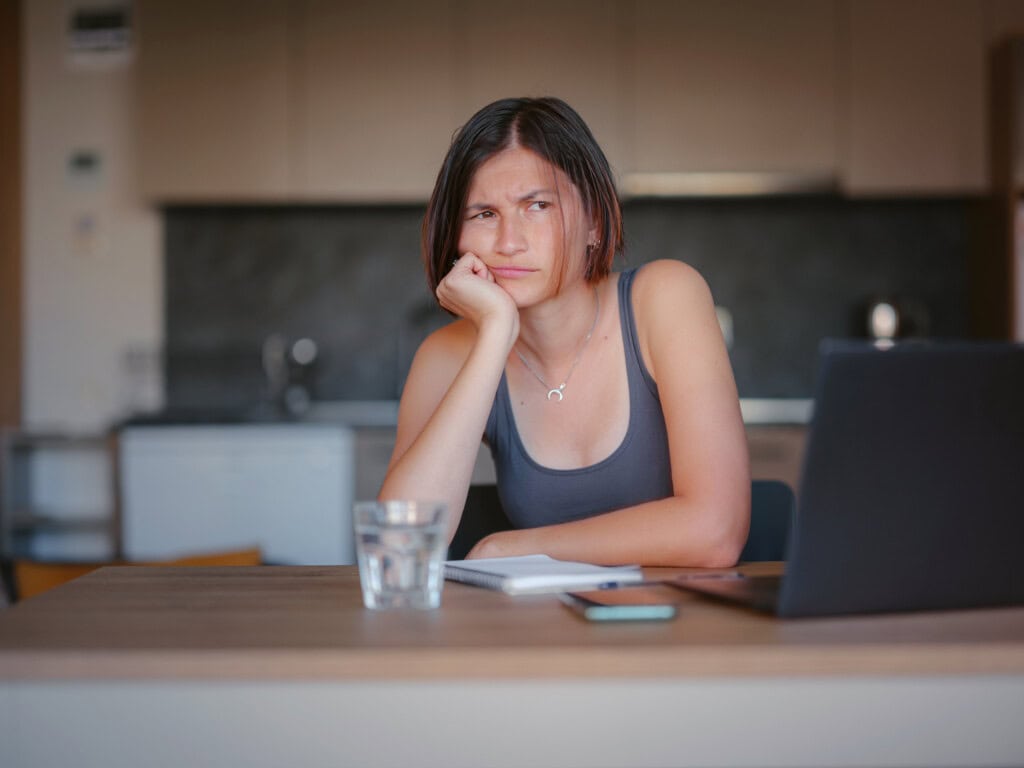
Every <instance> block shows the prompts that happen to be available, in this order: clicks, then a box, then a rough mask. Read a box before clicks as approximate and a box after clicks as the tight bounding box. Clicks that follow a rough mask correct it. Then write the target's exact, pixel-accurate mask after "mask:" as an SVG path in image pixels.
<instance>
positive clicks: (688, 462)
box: [380, 98, 750, 567]
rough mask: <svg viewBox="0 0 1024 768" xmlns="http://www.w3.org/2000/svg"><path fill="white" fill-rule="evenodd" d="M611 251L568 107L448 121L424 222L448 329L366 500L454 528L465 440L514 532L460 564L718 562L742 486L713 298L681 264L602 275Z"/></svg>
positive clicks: (425, 362)
mask: <svg viewBox="0 0 1024 768" xmlns="http://www.w3.org/2000/svg"><path fill="white" fill-rule="evenodd" d="M621 249H622V218H621V212H620V209H619V203H618V198H617V196H616V193H615V187H614V182H613V179H612V175H611V171H610V169H609V167H608V162H607V160H606V159H605V157H604V154H603V153H602V151H601V149H600V148H599V147H598V145H597V143H596V142H595V140H594V138H593V136H592V135H591V133H590V130H589V129H588V128H587V126H586V125H585V123H584V122H583V120H582V119H581V118H580V117H579V115H578V114H576V112H575V111H573V110H572V108H570V107H569V106H568V105H567V104H565V103H564V102H563V101H560V100H558V99H553V98H543V99H505V100H502V101H498V102H495V103H493V104H490V105H488V106H486V107H484V108H483V109H482V110H480V111H479V112H478V113H477V114H476V115H474V116H473V117H472V118H471V119H470V121H469V122H468V123H466V125H465V126H463V128H462V129H461V130H460V131H459V133H458V134H457V135H456V137H455V139H454V141H453V142H452V145H451V148H450V149H449V151H448V155H447V157H446V158H445V161H444V164H443V166H442V167H441V171H440V173H439V175H438V178H437V183H436V185H435V188H434V193H433V195H432V197H431V200H430V204H429V206H428V209H427V214H426V217H425V219H424V224H423V256H424V260H425V262H426V267H427V275H428V279H429V282H430V286H431V288H432V289H433V290H434V291H435V292H436V295H437V299H438V301H439V302H440V304H441V306H442V307H444V309H446V310H447V311H449V312H450V313H452V314H453V315H455V316H457V317H458V319H457V320H456V321H455V322H453V323H451V324H450V325H448V326H446V327H444V328H442V329H440V330H438V331H436V332H435V333H433V334H432V335H431V336H430V337H429V338H427V339H426V340H425V341H424V342H423V344H422V345H421V347H420V348H419V350H418V351H417V353H416V357H415V359H414V360H413V364H412V368H411V370H410V372H409V377H408V380H407V382H406V385H405V390H404V392H403V394H402V401H401V405H400V407H399V415H398V434H397V441H396V444H395V451H394V454H393V456H392V458H391V463H390V466H389V469H388V473H387V476H386V478H385V480H384V484H383V486H382V488H381V492H380V498H382V499H389V498H390V499H396V498H424V499H442V500H444V501H446V502H447V503H448V506H449V509H451V510H452V511H453V515H452V520H451V529H450V533H451V535H454V532H455V529H456V527H457V526H458V522H459V517H460V514H459V513H460V511H461V510H462V508H463V506H464V504H465V500H466V494H467V492H468V488H469V483H470V476H471V474H472V470H473V465H474V463H475V459H476V455H477V450H478V448H479V445H480V440H481V438H482V439H483V440H484V441H486V443H487V444H488V445H489V447H490V449H491V452H492V455H493V457H494V461H495V468H496V471H497V482H498V493H499V496H500V498H501V501H502V505H503V507H504V509H505V513H506V515H508V517H509V519H510V520H511V521H512V523H513V524H514V525H515V526H516V528H515V530H511V531H505V532H501V533H496V534H492V535H491V536H488V537H487V538H485V539H484V540H483V541H481V542H480V543H479V544H477V545H476V547H475V548H474V549H473V550H472V552H471V553H470V557H503V556H510V555H520V554H529V553H546V554H548V555H551V556H552V557H555V558H558V559H563V560H583V561H587V562H592V563H604V564H615V563H641V564H644V565H673V566H684V565H689V566H707V567H713V566H729V565H732V564H733V563H735V561H736V559H737V557H738V555H739V552H740V551H741V549H742V548H743V544H744V542H745V540H746V534H747V529H748V525H749V517H750V473H749V463H748V456H747V447H746V440H745V436H744V431H743V423H742V418H741V415H740V408H739V399H738V397H737V393H736V385H735V382H734V380H733V376H732V369H731V367H730V364H729V358H728V355H727V353H726V351H725V346H724V343H723V339H722V334H721V332H720V330H719V326H718V324H717V321H716V318H715V312H714V305H713V302H712V300H711V295H710V292H709V291H708V288H707V285H706V284H705V282H704V280H703V279H702V278H701V277H700V276H699V275H698V274H697V272H696V271H694V270H693V269H692V268H690V267H688V266H686V265H685V264H683V263H681V262H678V261H670V260H664V261H654V262H651V263H649V264H646V265H645V266H643V267H641V268H639V269H633V270H627V271H626V272H622V273H612V272H611V265H612V260H613V258H614V256H615V254H616V253H617V252H619V251H621Z"/></svg>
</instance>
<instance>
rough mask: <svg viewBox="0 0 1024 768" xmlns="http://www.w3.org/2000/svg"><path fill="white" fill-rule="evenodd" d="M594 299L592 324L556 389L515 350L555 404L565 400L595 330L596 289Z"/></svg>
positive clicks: (597, 310)
mask: <svg viewBox="0 0 1024 768" xmlns="http://www.w3.org/2000/svg"><path fill="white" fill-rule="evenodd" d="M594 299H595V300H596V301H597V308H596V309H595V310H594V322H593V323H591V324H590V330H589V331H587V335H586V336H584V337H583V341H582V342H580V351H579V352H577V353H576V359H575V360H573V361H572V365H570V366H569V372H568V373H567V374H565V379H564V380H563V381H562V383H561V384H559V385H558V386H557V387H552V386H551V385H550V384H548V383H547V382H546V381H544V379H543V378H542V377H541V375H540V374H539V373H537V371H536V369H535V368H534V367H533V366H532V365H530V361H529V360H527V359H526V358H525V357H523V353H522V352H520V351H519V349H518V348H516V354H517V355H518V356H519V359H520V360H521V361H522V362H523V365H525V366H526V370H528V371H529V372H530V373H532V374H533V375H534V377H535V378H536V379H537V381H539V382H540V383H541V384H543V385H544V389H546V390H547V391H548V400H551V399H552V398H555V397H557V398H558V400H557V401H556V402H559V403H560V402H562V400H564V399H565V385H566V384H568V383H569V379H570V377H571V376H572V372H573V371H575V370H576V364H577V363H578V362H579V361H580V358H581V357H583V350H584V349H586V348H587V342H589V341H590V337H591V336H593V335H594V329H595V328H597V318H599V317H600V316H601V296H600V294H598V292H597V288H595V289H594Z"/></svg>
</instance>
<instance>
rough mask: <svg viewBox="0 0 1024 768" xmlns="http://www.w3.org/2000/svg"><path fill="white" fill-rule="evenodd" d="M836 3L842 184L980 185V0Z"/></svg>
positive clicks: (856, 188)
mask: <svg viewBox="0 0 1024 768" xmlns="http://www.w3.org/2000/svg"><path fill="white" fill-rule="evenodd" d="M846 9H847V13H848V19H847V27H848V36H849V39H848V47H849V66H848V78H849V82H848V85H847V88H848V91H849V100H848V114H847V122H846V125H847V135H846V140H845V147H846V151H845V157H846V162H845V166H846V167H845V170H844V184H845V187H846V189H847V190H848V191H850V192H853V193H856V194H872V193H879V194H898V193H926V194H927V193H937V194H941V193H954V194H957V193H959V194H962V193H969V192H982V191H984V190H985V188H986V186H987V172H986V156H985V153H986V139H985V125H986V122H985V108H986V107H985V78H986V76H985V69H984V62H985V51H984V23H985V7H984V4H983V3H979V2H976V0H853V1H851V2H848V3H847V5H846Z"/></svg>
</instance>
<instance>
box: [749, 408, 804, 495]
mask: <svg viewBox="0 0 1024 768" xmlns="http://www.w3.org/2000/svg"><path fill="white" fill-rule="evenodd" d="M746 432H747V447H748V448H749V450H750V476H751V478H753V479H754V480H782V481H784V482H785V483H787V484H788V485H789V487H790V488H792V489H793V492H794V493H799V492H800V472H801V469H802V467H803V459H804V449H805V446H806V442H807V427H806V426H805V425H802V424H756V425H754V424H748V425H747V427H746Z"/></svg>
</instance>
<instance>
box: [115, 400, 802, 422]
mask: <svg viewBox="0 0 1024 768" xmlns="http://www.w3.org/2000/svg"><path fill="white" fill-rule="evenodd" d="M813 408H814V401H813V400H812V399H810V398H740V409H741V411H742V412H743V421H744V423H745V424H748V425H767V424H798V425H799V424H807V423H808V422H809V421H810V418H811V413H812V411H813ZM267 423H270V424H272V423H285V424H339V425H342V426H347V427H353V428H356V429H393V428H394V427H395V426H396V425H397V424H398V401H397V400H324V401H317V402H314V403H312V404H311V405H310V407H309V410H308V411H306V412H305V413H304V414H302V415H301V416H296V417H292V418H289V417H282V416H279V415H277V414H276V413H274V412H270V411H267V410H258V409H257V410H248V411H246V410H238V411H225V410H213V409H211V410H203V409H188V410H168V411H164V412H161V413H155V414H144V415H140V416H137V417H135V418H132V419H129V420H127V421H126V422H124V423H123V424H122V426H129V427H130V426H162V425H167V426H170V425H182V424H191V425H198V424H267Z"/></svg>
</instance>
